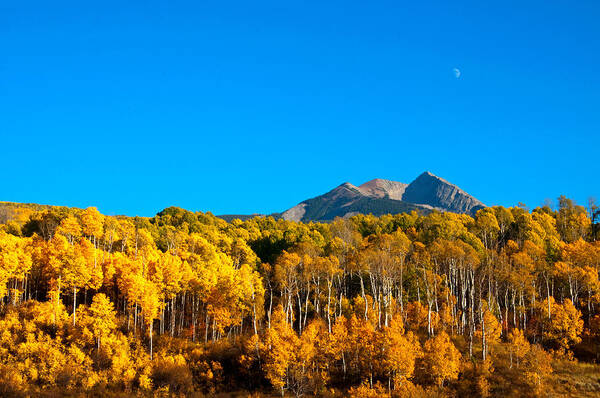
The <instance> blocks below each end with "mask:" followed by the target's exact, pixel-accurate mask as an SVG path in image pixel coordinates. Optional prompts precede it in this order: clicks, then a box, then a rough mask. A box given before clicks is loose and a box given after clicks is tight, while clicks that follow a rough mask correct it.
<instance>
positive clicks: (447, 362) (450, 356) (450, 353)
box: [423, 332, 461, 387]
mask: <svg viewBox="0 0 600 398" xmlns="http://www.w3.org/2000/svg"><path fill="white" fill-rule="evenodd" d="M423 352H424V358H423V362H424V365H425V373H426V374H427V375H429V377H431V378H432V379H433V381H434V383H435V384H437V385H438V386H439V387H442V386H443V385H444V383H445V382H446V381H450V380H456V379H457V378H458V372H459V369H460V359H461V355H460V352H459V351H458V350H457V349H456V347H455V346H454V344H453V343H452V342H451V341H450V337H449V336H448V334H446V332H441V333H440V334H438V335H437V336H436V337H434V338H433V339H429V340H427V341H426V342H425V345H424V347H423Z"/></svg>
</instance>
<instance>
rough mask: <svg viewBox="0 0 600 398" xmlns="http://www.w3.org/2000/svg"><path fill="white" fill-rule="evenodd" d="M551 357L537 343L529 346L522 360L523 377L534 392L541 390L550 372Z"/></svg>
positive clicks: (538, 392) (537, 392)
mask: <svg viewBox="0 0 600 398" xmlns="http://www.w3.org/2000/svg"><path fill="white" fill-rule="evenodd" d="M551 363H552V357H551V356H550V354H548V353H547V352H546V351H544V350H543V348H541V347H540V346H539V345H534V346H532V347H531V349H530V350H529V352H528V353H527V354H526V355H525V360H524V361H523V373H522V374H523V378H524V381H525V382H526V383H527V384H528V385H529V387H530V388H531V389H532V390H533V391H534V392H535V393H536V394H540V393H541V392H542V391H543V387H544V381H545V380H546V379H547V378H548V376H549V375H550V374H551V373H552V371H553V370H552V365H551Z"/></svg>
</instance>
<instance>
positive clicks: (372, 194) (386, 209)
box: [281, 180, 427, 221]
mask: <svg viewBox="0 0 600 398" xmlns="http://www.w3.org/2000/svg"><path fill="white" fill-rule="evenodd" d="M381 181H385V180H381ZM389 182H393V181H389ZM397 184H402V183H397ZM363 185H364V184H363ZM363 185H361V186H360V187H356V186H354V185H352V184H350V183H348V182H346V183H344V184H342V185H340V186H338V187H337V188H335V189H333V190H331V191H329V192H327V193H326V194H323V195H320V196H317V197H315V198H312V199H308V200H305V201H303V202H301V203H299V204H298V205H296V206H294V207H292V208H291V209H289V210H286V211H284V212H283V213H282V214H281V217H282V218H283V219H285V220H291V221H329V220H333V219H334V218H335V217H344V216H348V215H352V214H357V213H363V214H368V213H372V214H374V215H382V214H388V213H404V212H409V211H412V210H427V209H426V207H425V206H419V205H414V204H412V203H406V202H403V201H400V200H394V199H390V196H392V195H395V192H397V188H398V186H397V185H389V186H390V187H392V188H391V189H392V191H391V192H392V193H391V195H390V193H389V192H387V191H382V190H380V189H379V190H378V189H375V190H374V191H373V190H372V189H371V187H368V189H364V188H363ZM402 185H405V184H402Z"/></svg>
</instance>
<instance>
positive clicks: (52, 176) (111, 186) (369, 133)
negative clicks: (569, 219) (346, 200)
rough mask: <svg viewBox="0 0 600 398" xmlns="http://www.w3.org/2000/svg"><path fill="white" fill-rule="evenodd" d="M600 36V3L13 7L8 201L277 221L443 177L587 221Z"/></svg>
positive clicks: (4, 85)
mask: <svg viewBox="0 0 600 398" xmlns="http://www.w3.org/2000/svg"><path fill="white" fill-rule="evenodd" d="M599 18H600V3H598V2H597V1H576V2H567V1H525V2H524V1H514V2H512V1H507V2H482V1H472V2H461V1H454V2H447V1H439V2H401V1H375V2H364V1H360V2H359V1H348V0H346V1H333V2H330V1H293V0H291V1H272V2H262V1H255V2H246V1H239V2H238V1H214V2H212V1H211V2H204V1H169V2H166V1H164V2H158V1H143V2H142V1H140V2H136V1H127V2H121V1H120V2H113V1H103V2H96V4H92V2H82V1H76V2H75V1H73V2H63V1H55V2H46V1H39V2H37V1H26V0H24V1H2V2H0V139H1V142H2V144H3V145H2V146H3V148H2V150H1V153H2V159H3V166H4V173H3V176H2V182H1V184H0V200H7V201H17V202H37V203H46V204H56V205H68V206H78V207H86V206H97V207H98V208H99V209H100V210H101V211H102V212H104V213H106V214H127V215H143V216H151V215H154V214H155V213H156V212H157V211H160V210H161V209H162V208H164V207H167V206H171V205H175V206H180V207H184V208H187V209H190V210H194V211H197V210H200V211H212V212H213V213H215V214H223V213H252V212H260V213H270V212H275V211H281V210H285V209H287V208H289V207H291V206H293V205H295V204H297V203H298V202H300V201H301V200H304V199H306V198H309V197H313V196H316V195H318V194H321V193H323V192H325V191H327V190H329V189H331V188H333V187H335V186H337V185H339V184H341V183H342V182H345V181H350V182H352V183H354V184H360V183H362V182H365V181H367V180H370V179H372V178H375V177H379V178H387V179H392V180H397V181H403V182H410V181H411V180H412V179H414V178H415V177H416V176H417V175H418V174H420V173H421V172H423V171H425V170H430V171H432V172H433V173H435V174H437V175H439V176H441V177H443V178H445V179H447V180H449V181H451V182H453V183H455V184H457V185H459V186H460V187H461V188H463V189H464V190H466V191H467V192H469V193H471V194H472V195H474V196H476V197H477V198H479V199H480V200H482V201H483V202H484V203H486V204H488V205H496V204H500V205H505V206H512V205H516V204H517V203H518V202H524V203H526V204H527V205H529V206H531V207H535V206H537V205H539V204H541V203H542V202H543V201H544V199H545V198H556V197H557V196H558V195H561V194H565V195H567V196H569V197H572V198H574V199H575V200H576V201H578V202H579V203H582V204H585V203H586V202H587V198H588V197H589V196H596V197H599V199H600V182H599V180H598V175H599V171H600V170H599V169H600V167H599V163H598V159H597V153H598V145H599V144H600V24H599V23H598V20H599ZM454 68H458V69H460V71H461V76H460V78H456V76H455V74H454V72H453V69H454Z"/></svg>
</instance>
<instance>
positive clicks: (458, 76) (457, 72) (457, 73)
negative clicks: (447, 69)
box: [452, 68, 460, 79]
mask: <svg viewBox="0 0 600 398" xmlns="http://www.w3.org/2000/svg"><path fill="white" fill-rule="evenodd" d="M452 72H454V77H456V78H457V79H459V78H460V69H458V68H454V69H452Z"/></svg>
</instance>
